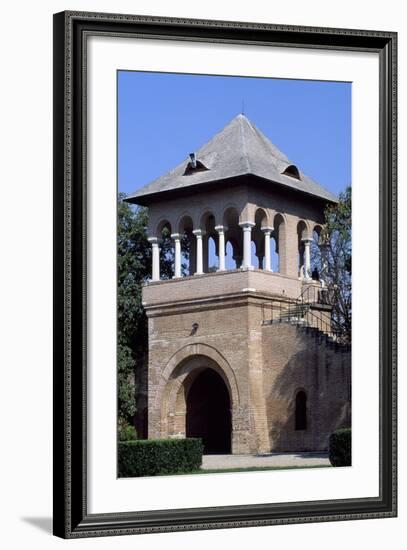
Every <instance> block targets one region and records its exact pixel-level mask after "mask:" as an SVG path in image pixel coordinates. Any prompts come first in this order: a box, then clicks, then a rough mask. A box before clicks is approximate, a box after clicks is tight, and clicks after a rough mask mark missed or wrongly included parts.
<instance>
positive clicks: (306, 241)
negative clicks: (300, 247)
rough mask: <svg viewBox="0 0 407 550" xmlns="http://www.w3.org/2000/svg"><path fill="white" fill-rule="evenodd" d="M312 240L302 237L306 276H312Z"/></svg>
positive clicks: (307, 277) (308, 277)
mask: <svg viewBox="0 0 407 550" xmlns="http://www.w3.org/2000/svg"><path fill="white" fill-rule="evenodd" d="M311 241H312V239H302V242H303V243H304V278H305V279H310V278H311V250H310V247H311Z"/></svg>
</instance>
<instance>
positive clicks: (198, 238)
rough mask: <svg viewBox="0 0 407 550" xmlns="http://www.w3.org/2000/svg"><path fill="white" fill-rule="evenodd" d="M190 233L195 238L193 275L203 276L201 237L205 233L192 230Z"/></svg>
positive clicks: (199, 230)
mask: <svg viewBox="0 0 407 550" xmlns="http://www.w3.org/2000/svg"><path fill="white" fill-rule="evenodd" d="M192 233H193V234H194V235H195V237H196V271H195V275H202V274H203V249H202V237H203V236H204V235H205V231H202V229H194V230H193V231H192Z"/></svg>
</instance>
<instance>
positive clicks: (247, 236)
mask: <svg viewBox="0 0 407 550" xmlns="http://www.w3.org/2000/svg"><path fill="white" fill-rule="evenodd" d="M239 225H240V227H241V228H242V229H243V264H242V269H253V266H252V227H254V226H255V225H256V224H254V223H253V222H241V223H239Z"/></svg>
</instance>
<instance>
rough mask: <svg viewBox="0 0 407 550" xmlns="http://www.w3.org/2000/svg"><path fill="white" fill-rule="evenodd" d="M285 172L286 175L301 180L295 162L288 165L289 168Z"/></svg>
mask: <svg viewBox="0 0 407 550" xmlns="http://www.w3.org/2000/svg"><path fill="white" fill-rule="evenodd" d="M283 174H284V175H285V176H290V178H295V179H297V180H300V179H301V178H300V173H299V171H298V168H297V167H296V166H294V164H290V165H289V166H287V168H286V169H285V170H284V172H283Z"/></svg>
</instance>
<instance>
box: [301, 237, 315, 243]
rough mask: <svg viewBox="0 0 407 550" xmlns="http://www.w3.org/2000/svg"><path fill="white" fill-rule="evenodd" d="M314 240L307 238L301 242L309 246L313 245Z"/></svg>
mask: <svg viewBox="0 0 407 550" xmlns="http://www.w3.org/2000/svg"><path fill="white" fill-rule="evenodd" d="M313 240H314V239H313V238H312V237H305V238H304V239H301V242H302V243H304V244H307V243H308V244H309V243H312V242H313Z"/></svg>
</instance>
